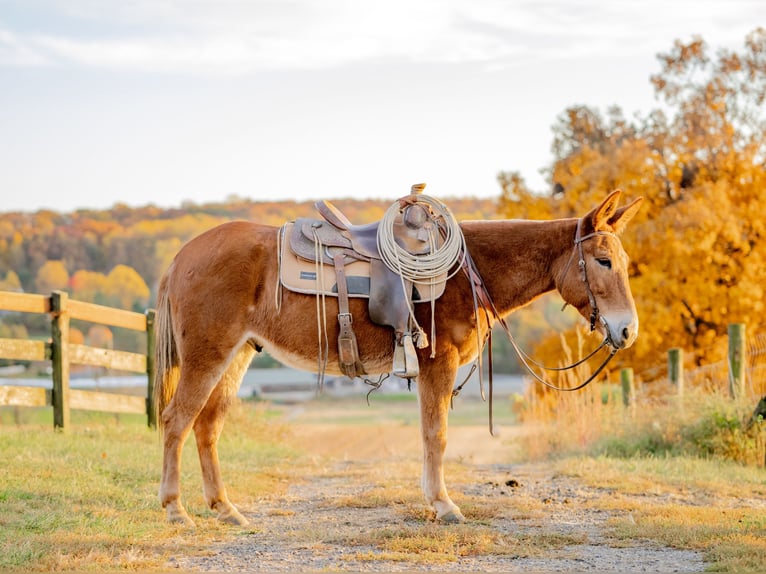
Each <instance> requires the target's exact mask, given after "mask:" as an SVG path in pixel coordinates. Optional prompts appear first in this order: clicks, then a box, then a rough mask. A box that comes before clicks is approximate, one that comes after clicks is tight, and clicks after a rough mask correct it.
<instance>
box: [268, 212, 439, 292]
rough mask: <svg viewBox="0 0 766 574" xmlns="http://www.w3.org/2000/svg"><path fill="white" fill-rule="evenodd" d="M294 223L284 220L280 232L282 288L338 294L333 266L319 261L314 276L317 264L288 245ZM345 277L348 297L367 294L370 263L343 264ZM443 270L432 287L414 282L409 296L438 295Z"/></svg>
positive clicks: (280, 277)
mask: <svg viewBox="0 0 766 574" xmlns="http://www.w3.org/2000/svg"><path fill="white" fill-rule="evenodd" d="M293 225H294V223H286V224H285V226H284V229H282V230H281V232H280V242H279V249H281V252H280V265H279V282H280V283H281V284H282V286H283V287H284V288H285V289H288V290H290V291H294V292H296V293H305V294H308V295H316V294H319V293H321V292H322V289H321V286H322V285H324V294H325V295H327V296H330V297H337V296H338V286H337V284H336V278H335V268H334V267H333V266H332V265H319V272H320V276H319V278H318V277H317V265H316V263H315V262H314V261H309V260H307V259H304V258H302V257H299V256H298V255H296V254H295V253H293V251H292V249H290V241H289V239H290V237H291V236H292V230H293ZM346 280H347V283H348V296H349V297H362V298H369V297H370V263H369V262H368V261H353V262H351V263H349V264H347V265H346ZM445 285H446V274H445V275H444V276H443V278H442V277H439V278H437V280H436V281H435V282H434V285H433V288H432V287H431V286H429V285H415V293H414V294H413V297H412V300H413V301H415V302H416V303H420V302H426V301H431V299H438V298H439V297H441V295H442V293H444V288H445Z"/></svg>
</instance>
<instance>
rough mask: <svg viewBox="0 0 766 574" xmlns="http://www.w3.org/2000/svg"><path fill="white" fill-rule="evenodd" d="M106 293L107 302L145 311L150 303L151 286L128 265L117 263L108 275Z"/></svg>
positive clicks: (116, 305) (124, 307)
mask: <svg viewBox="0 0 766 574" xmlns="http://www.w3.org/2000/svg"><path fill="white" fill-rule="evenodd" d="M104 295H105V298H106V301H107V304H109V305H113V306H115V307H120V308H122V309H136V310H139V311H143V310H144V309H145V308H146V306H147V305H148V304H149V287H147V286H146V282H145V281H144V280H143V279H142V278H141V276H140V275H139V274H138V273H137V272H136V270H135V269H133V268H132V267H129V266H128V265H116V266H115V267H114V268H113V269H112V270H111V271H110V272H109V275H107V276H106V283H105V284H104Z"/></svg>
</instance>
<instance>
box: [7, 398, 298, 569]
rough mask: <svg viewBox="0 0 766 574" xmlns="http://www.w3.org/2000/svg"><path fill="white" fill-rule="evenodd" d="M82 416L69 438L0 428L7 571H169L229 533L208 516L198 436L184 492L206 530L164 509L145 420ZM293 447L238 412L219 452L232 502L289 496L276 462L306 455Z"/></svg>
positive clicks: (27, 428) (154, 441) (186, 461)
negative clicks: (169, 519)
mask: <svg viewBox="0 0 766 574" xmlns="http://www.w3.org/2000/svg"><path fill="white" fill-rule="evenodd" d="M74 414H75V413H74V412H73V424H72V428H71V429H70V430H69V431H68V432H67V433H61V432H54V431H53V429H52V428H51V427H49V426H48V425H47V424H44V425H39V424H36V425H20V426H18V425H3V426H0V457H1V458H2V460H3V464H2V465H0V570H2V571H6V570H11V571H13V570H18V571H50V570H54V571H62V570H78V571H79V570H85V571H98V570H115V569H131V570H134V569H141V570H152V569H160V568H162V567H163V565H164V563H165V561H166V559H167V557H168V556H169V555H170V553H171V552H173V553H176V552H181V553H184V552H187V553H194V552H196V551H198V550H199V548H200V545H202V544H205V543H209V542H210V541H211V540H213V539H214V538H215V537H217V536H220V535H222V533H229V532H230V530H231V529H230V527H227V526H224V525H219V523H218V521H217V520H215V519H214V518H213V517H212V513H210V512H209V511H208V510H207V509H206V508H205V505H204V501H203V500H202V495H201V488H202V487H201V478H200V473H199V463H198V461H197V456H196V449H195V448H194V441H193V438H192V439H190V441H188V442H187V448H186V449H185V450H184V457H183V474H182V489H183V493H184V500H185V502H186V504H187V508H188V510H189V511H190V513H191V514H192V515H193V516H194V518H195V520H196V521H197V522H198V523H200V525H201V526H202V527H201V528H199V529H198V530H197V531H184V530H182V529H180V528H179V527H176V526H173V525H169V524H168V523H166V522H165V517H164V512H163V511H162V509H161V508H160V504H159V501H158V499H157V492H158V488H159V477H160V466H161V460H162V454H161V445H160V440H159V437H158V434H157V433H156V432H155V431H151V430H149V429H148V428H147V427H146V422H145V420H140V421H138V422H127V421H126V420H125V419H124V418H121V419H120V424H115V421H114V418H113V416H110V415H103V414H99V413H88V415H89V416H87V417H86V418H85V419H80V418H75V416H74ZM125 418H127V417H125ZM75 421H77V422H75ZM285 444H289V441H288V440H287V436H286V431H284V429H282V428H281V427H280V426H279V425H275V424H271V423H267V422H264V421H263V417H261V416H260V412H258V409H256V408H253V407H243V408H235V409H234V412H233V413H232V416H231V417H230V418H229V420H228V421H227V429H226V431H225V432H224V435H223V437H222V440H221V444H220V451H221V460H222V469H223V472H224V475H225V476H226V477H227V479H228V484H227V486H228V490H229V493H230V495H231V496H232V499H233V500H235V501H242V500H243V499H246V498H247V497H255V496H264V495H269V494H275V493H279V492H281V491H283V490H284V489H286V485H287V478H286V476H285V475H284V474H283V472H284V471H283V470H281V469H280V467H278V466H277V462H279V464H280V465H281V464H284V461H285V460H288V461H289V460H290V458H291V457H293V458H294V457H296V456H297V455H296V454H295V451H293V450H291V449H290V448H289V447H286V446H284V445H285Z"/></svg>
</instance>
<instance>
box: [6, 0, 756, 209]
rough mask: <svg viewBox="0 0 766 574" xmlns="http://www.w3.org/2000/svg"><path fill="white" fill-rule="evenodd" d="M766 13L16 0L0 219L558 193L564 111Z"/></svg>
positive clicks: (596, 104) (620, 101)
mask: <svg viewBox="0 0 766 574" xmlns="http://www.w3.org/2000/svg"><path fill="white" fill-rule="evenodd" d="M757 26H766V2H765V1H763V0H753V1H749V0H748V1H745V0H730V1H716V2H711V1H708V0H695V1H676V2H674V1H671V0H663V1H657V0H641V1H632V0H627V1H622V0H619V1H618V0H609V1H599V0H582V1H581V0H571V1H565V0H561V1H554V0H532V1H514V0H506V1H500V0H385V1H370V0H240V1H232V0H186V1H178V0H0V212H8V211H24V212H33V211H37V210H39V209H53V210H57V211H62V212H66V211H73V210H76V209H107V208H110V207H112V206H114V205H115V204H118V203H119V204H126V205H129V206H131V207H139V206H144V205H149V204H153V205H157V206H160V207H179V206H181V205H182V204H183V203H184V202H193V203H197V204H202V203H209V202H220V201H226V200H227V199H228V198H231V197H241V198H248V199H253V200H264V201H266V200H301V201H303V200H316V199H322V198H329V199H333V198H335V199H337V198H345V197H354V198H359V199H386V198H390V199H392V200H393V199H396V198H398V197H400V196H402V195H405V194H407V193H408V192H409V189H410V186H411V185H412V184H413V183H419V182H425V183H426V184H427V187H426V190H425V192H426V193H427V194H429V195H432V196H435V197H439V198H447V197H456V196H457V197H466V196H476V197H498V196H499V194H500V191H501V190H500V186H499V184H498V182H497V176H498V174H499V173H500V172H502V171H519V172H520V173H521V174H522V175H523V177H524V178H525V180H526V182H527V184H528V185H529V187H531V188H532V189H534V190H538V191H545V190H546V189H547V188H548V183H547V182H546V180H545V177H544V174H543V173H541V170H544V169H545V168H546V167H549V166H550V164H551V161H552V155H551V151H550V147H551V143H552V139H553V134H552V130H551V128H552V126H553V125H554V123H555V122H556V118H557V117H558V116H559V115H560V114H561V113H563V112H564V111H565V110H566V109H567V108H568V107H571V106H574V105H587V106H590V107H593V108H596V109H599V110H600V111H602V112H605V111H606V109H607V108H608V107H609V106H612V105H618V106H620V107H621V108H622V110H623V111H624V113H625V114H626V115H627V116H632V115H633V114H634V113H641V114H643V115H645V114H646V113H648V112H649V111H650V110H651V109H654V108H656V107H658V106H659V105H660V102H658V101H657V100H656V99H655V98H654V93H653V90H652V88H651V84H650V82H649V78H650V76H651V75H652V74H655V73H657V72H659V71H660V67H659V63H658V60H657V54H658V53H662V52H668V51H669V50H670V49H671V48H672V46H673V42H674V41H675V40H676V39H678V40H682V41H689V40H691V39H692V37H693V35H695V34H696V35H700V36H702V38H703V39H704V40H705V41H706V42H707V43H708V44H709V46H710V47H711V50H712V51H713V52H715V51H717V50H718V49H720V48H728V49H734V50H741V49H742V47H743V45H744V39H745V36H746V35H747V34H748V33H749V32H751V31H752V30H753V29H755V28H756V27H757Z"/></svg>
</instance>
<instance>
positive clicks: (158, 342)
mask: <svg viewBox="0 0 766 574" xmlns="http://www.w3.org/2000/svg"><path fill="white" fill-rule="evenodd" d="M154 329H155V346H154V405H155V408H156V409H157V417H156V420H157V428H158V429H159V431H160V433H162V430H163V423H162V411H164V410H165V407H167V406H168V403H169V402H170V400H171V399H172V398H173V395H174V394H175V392H176V388H177V387H178V377H179V374H180V371H179V369H178V352H177V351H176V339H175V336H174V335H173V317H172V314H171V312H170V300H169V299H168V289H167V277H164V278H163V279H162V281H161V282H160V288H159V293H158V295H157V313H156V315H155V321H154Z"/></svg>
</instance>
